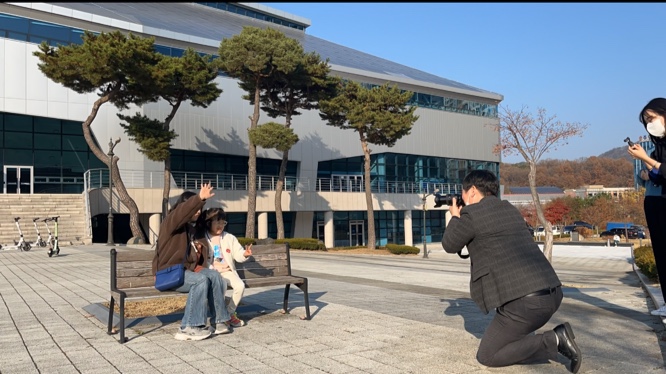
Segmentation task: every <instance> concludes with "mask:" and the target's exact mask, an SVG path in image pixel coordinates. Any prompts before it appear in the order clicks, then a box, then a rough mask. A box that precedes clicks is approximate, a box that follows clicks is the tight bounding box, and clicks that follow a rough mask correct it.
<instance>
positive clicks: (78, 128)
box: [62, 121, 83, 135]
mask: <svg viewBox="0 0 666 374" xmlns="http://www.w3.org/2000/svg"><path fill="white" fill-rule="evenodd" d="M82 126H83V123H82V122H74V121H62V133H63V134H74V135H83V127H82Z"/></svg>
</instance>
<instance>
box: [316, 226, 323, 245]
mask: <svg viewBox="0 0 666 374" xmlns="http://www.w3.org/2000/svg"><path fill="white" fill-rule="evenodd" d="M317 240H321V241H322V243H323V242H324V221H317Z"/></svg>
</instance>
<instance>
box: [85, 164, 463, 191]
mask: <svg viewBox="0 0 666 374" xmlns="http://www.w3.org/2000/svg"><path fill="white" fill-rule="evenodd" d="M120 176H121V178H122V180H123V183H124V184H125V187H127V188H163V187H164V173H163V172H156V171H152V172H151V171H140V170H120ZM84 179H85V181H84V187H85V191H89V190H90V189H94V188H106V187H108V186H109V170H108V169H90V170H88V171H86V172H85V174H84ZM277 181H278V177H277V176H275V175H258V176H257V190H259V191H275V189H276V188H277ZM206 182H211V183H212V184H213V186H214V187H215V189H218V190H227V191H247V189H248V188H247V187H248V177H247V175H242V174H222V173H200V172H181V171H177V172H173V173H172V174H171V188H181V189H184V190H198V189H199V188H201V185H202V184H203V183H206ZM370 189H371V192H372V193H395V194H422V193H424V192H425V193H433V194H434V193H435V192H436V191H438V192H439V193H441V194H453V193H460V192H462V185H461V184H458V183H432V182H427V183H426V182H393V181H391V182H389V181H382V180H375V181H373V182H372V183H371V186H370ZM284 190H285V191H313V192H365V185H364V184H363V180H362V179H360V178H359V179H342V178H317V179H316V181H315V182H314V183H311V181H310V179H308V178H296V177H286V179H285V184H284Z"/></svg>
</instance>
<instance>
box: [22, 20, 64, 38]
mask: <svg viewBox="0 0 666 374" xmlns="http://www.w3.org/2000/svg"><path fill="white" fill-rule="evenodd" d="M69 30H70V29H69V27H63V26H58V25H54V24H52V23H44V22H38V21H32V22H31V25H30V34H33V35H40V36H44V37H47V38H50V39H58V40H67V41H69V34H70V33H69Z"/></svg>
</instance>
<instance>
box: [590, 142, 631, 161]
mask: <svg viewBox="0 0 666 374" xmlns="http://www.w3.org/2000/svg"><path fill="white" fill-rule="evenodd" d="M599 157H603V158H611V159H614V160H617V159H625V160H628V161H632V162H633V160H634V159H633V158H632V157H631V156H630V155H629V153H628V152H627V147H626V146H624V147H617V148H613V149H611V150H610V151H606V152H604V153H602V154H600V155H599Z"/></svg>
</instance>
